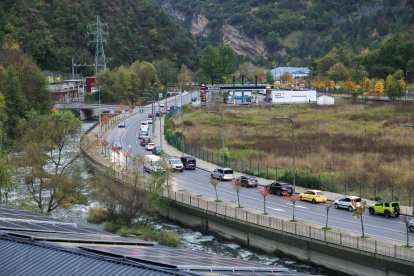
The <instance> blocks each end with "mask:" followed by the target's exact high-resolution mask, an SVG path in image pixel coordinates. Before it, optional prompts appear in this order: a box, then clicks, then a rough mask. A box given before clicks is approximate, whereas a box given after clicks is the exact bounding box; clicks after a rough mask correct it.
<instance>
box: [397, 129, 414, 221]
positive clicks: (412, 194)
mask: <svg viewBox="0 0 414 276" xmlns="http://www.w3.org/2000/svg"><path fill="white" fill-rule="evenodd" d="M399 127H411V128H413V129H414V124H400V125H399ZM411 206H412V213H411V214H412V215H413V216H414V189H413V190H412V191H411Z"/></svg>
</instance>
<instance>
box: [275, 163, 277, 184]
mask: <svg viewBox="0 0 414 276" xmlns="http://www.w3.org/2000/svg"><path fill="white" fill-rule="evenodd" d="M275 172H276V173H275V181H277V166H276V167H275Z"/></svg>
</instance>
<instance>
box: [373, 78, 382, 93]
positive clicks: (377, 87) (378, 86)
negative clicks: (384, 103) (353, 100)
mask: <svg viewBox="0 0 414 276" xmlns="http://www.w3.org/2000/svg"><path fill="white" fill-rule="evenodd" d="M374 92H375V94H376V95H378V96H381V95H384V80H382V79H381V80H377V81H376V82H375V85H374Z"/></svg>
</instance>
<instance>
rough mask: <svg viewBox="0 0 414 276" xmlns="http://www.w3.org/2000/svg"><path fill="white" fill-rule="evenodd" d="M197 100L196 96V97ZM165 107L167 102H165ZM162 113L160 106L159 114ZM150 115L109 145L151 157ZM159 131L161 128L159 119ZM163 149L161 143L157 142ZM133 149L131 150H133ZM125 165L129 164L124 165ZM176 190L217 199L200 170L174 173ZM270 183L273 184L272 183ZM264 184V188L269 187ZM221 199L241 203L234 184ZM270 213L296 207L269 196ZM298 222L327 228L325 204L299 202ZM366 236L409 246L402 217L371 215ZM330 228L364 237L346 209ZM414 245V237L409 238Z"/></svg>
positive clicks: (118, 132) (253, 199)
mask: <svg viewBox="0 0 414 276" xmlns="http://www.w3.org/2000/svg"><path fill="white" fill-rule="evenodd" d="M194 96H196V93H195V94H194ZM190 100H191V94H190V93H188V94H187V95H185V96H183V104H184V103H187V102H189V101H190ZM162 103H165V100H163V101H162ZM168 105H181V102H180V98H179V97H177V98H176V99H175V98H174V97H172V98H169V99H168ZM157 109H158V105H157V108H156V110H157ZM148 113H151V106H150V105H149V106H146V107H145V108H144V113H138V114H136V115H134V116H132V117H130V118H128V119H126V120H125V122H126V126H127V127H126V128H118V127H117V126H115V127H114V128H113V129H112V131H111V132H110V134H109V136H108V140H109V141H119V142H120V143H121V145H122V147H123V151H124V152H126V151H127V150H128V148H130V149H131V150H132V155H133V156H137V155H138V154H147V153H148V152H147V151H146V150H145V149H144V148H143V147H141V146H140V144H139V140H138V139H137V132H138V131H139V126H140V123H141V121H144V120H147V119H148V118H147V116H148ZM155 118H156V119H157V123H156V124H155V127H159V119H158V117H155ZM155 143H156V145H159V141H155ZM129 145H130V146H131V147H129ZM123 162H125V161H123ZM171 183H172V188H173V189H174V190H186V191H188V192H191V193H193V194H197V195H202V196H203V197H206V198H212V199H214V198H215V192H214V188H213V186H212V185H211V184H210V172H207V171H204V170H201V169H196V170H195V171H193V170H189V171H184V172H182V173H180V172H177V173H173V177H172V181H171ZM267 183H271V180H269V181H268V182H267ZM267 183H260V184H267ZM217 190H218V195H219V199H220V200H223V201H229V202H233V203H237V195H236V192H235V190H234V188H233V186H232V184H231V182H221V183H220V184H219V185H218V186H217ZM240 203H241V205H242V206H243V207H246V208H250V209H256V210H259V211H263V197H262V196H261V195H260V194H259V193H258V191H257V189H254V188H242V191H241V192H240ZM266 211H267V212H268V213H270V214H272V215H275V216H279V217H285V218H291V217H292V203H291V202H288V201H286V200H285V199H283V198H282V197H279V196H276V195H269V196H268V197H267V198H266ZM295 218H296V219H297V220H299V221H304V222H306V223H308V224H317V225H320V227H323V226H325V221H326V208H325V206H324V205H323V204H315V205H314V204H312V203H308V202H299V201H298V202H296V211H295ZM363 220H364V229H365V234H366V235H367V236H369V237H373V238H374V237H375V238H380V239H387V240H393V241H398V242H402V243H405V241H406V227H405V224H404V222H403V218H402V216H400V217H399V218H395V217H391V218H385V217H383V216H379V215H375V216H371V215H369V214H368V211H367V212H365V214H364V216H363ZM329 226H330V227H332V228H334V229H337V230H338V229H340V230H341V231H343V232H350V233H354V234H355V235H359V236H360V235H361V224H360V220H359V219H358V218H356V217H353V216H352V213H351V212H348V211H347V210H345V209H344V210H342V209H338V210H336V209H334V208H331V210H330V212H329ZM409 235H410V238H411V239H412V240H413V242H414V235H413V234H412V233H410V234H409Z"/></svg>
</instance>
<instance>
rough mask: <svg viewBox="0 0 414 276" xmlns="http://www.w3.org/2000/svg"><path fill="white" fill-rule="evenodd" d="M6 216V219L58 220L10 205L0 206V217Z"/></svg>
mask: <svg viewBox="0 0 414 276" xmlns="http://www.w3.org/2000/svg"><path fill="white" fill-rule="evenodd" d="M1 218H7V219H21V220H23V219H26V220H42V221H56V222H60V221H59V220H58V219H56V218H53V217H49V216H45V215H40V214H36V213H31V212H28V211H24V210H20V209H15V208H11V207H5V206H0V219H1Z"/></svg>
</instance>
